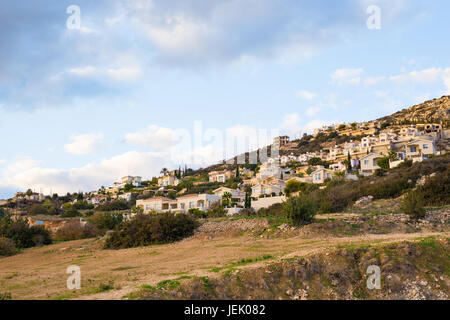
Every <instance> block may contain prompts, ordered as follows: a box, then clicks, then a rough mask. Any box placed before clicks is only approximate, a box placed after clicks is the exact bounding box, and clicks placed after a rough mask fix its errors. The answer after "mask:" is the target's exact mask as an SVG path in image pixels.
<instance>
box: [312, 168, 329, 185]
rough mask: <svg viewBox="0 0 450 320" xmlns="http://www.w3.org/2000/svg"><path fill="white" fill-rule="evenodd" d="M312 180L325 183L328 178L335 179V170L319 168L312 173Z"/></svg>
mask: <svg viewBox="0 0 450 320" xmlns="http://www.w3.org/2000/svg"><path fill="white" fill-rule="evenodd" d="M311 177H312V182H313V183H316V184H322V183H325V180H326V179H333V171H332V170H330V169H325V168H319V169H317V170H315V171H314V172H312V173H311Z"/></svg>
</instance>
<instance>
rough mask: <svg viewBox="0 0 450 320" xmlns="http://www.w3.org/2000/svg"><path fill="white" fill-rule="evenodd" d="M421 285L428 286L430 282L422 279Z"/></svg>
mask: <svg viewBox="0 0 450 320" xmlns="http://www.w3.org/2000/svg"><path fill="white" fill-rule="evenodd" d="M420 285H421V286H422V287H426V286H427V285H428V282H426V281H421V282H420Z"/></svg>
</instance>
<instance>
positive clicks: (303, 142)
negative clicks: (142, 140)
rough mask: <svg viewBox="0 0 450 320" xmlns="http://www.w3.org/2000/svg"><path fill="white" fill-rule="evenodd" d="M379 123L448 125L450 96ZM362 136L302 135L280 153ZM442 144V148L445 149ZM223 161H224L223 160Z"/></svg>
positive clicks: (317, 147) (294, 152) (359, 138)
mask: <svg viewBox="0 0 450 320" xmlns="http://www.w3.org/2000/svg"><path fill="white" fill-rule="evenodd" d="M376 121H379V122H381V123H385V124H414V123H440V124H443V125H444V126H445V127H447V128H448V127H450V96H443V97H441V98H439V99H433V100H429V101H425V102H423V103H421V104H418V105H415V106H412V107H410V108H406V109H403V110H401V111H398V112H396V113H394V114H392V115H389V116H385V117H383V118H380V119H377V120H376ZM361 138H362V136H359V137H350V136H338V135H334V134H329V135H322V136H320V137H316V138H314V139H313V137H312V136H304V137H303V138H301V139H298V140H293V141H290V142H289V143H288V144H286V145H284V146H282V147H280V150H279V154H280V155H289V154H294V155H297V156H298V155H299V154H302V153H306V152H315V151H320V150H321V149H323V148H325V147H333V146H334V145H336V144H342V143H344V142H348V141H350V140H361ZM446 148H447V146H444V147H443V149H446ZM267 150H268V154H269V156H270V154H271V146H267ZM261 151H262V150H261V149H259V150H256V151H253V153H255V152H256V153H257V155H258V159H259V153H260V152H261ZM243 156H244V155H240V156H237V157H234V158H232V159H228V160H227V161H226V162H227V163H230V164H235V163H236V160H237V158H238V157H243ZM248 157H249V154H248V153H246V154H245V159H246V160H248ZM224 163H225V161H224ZM212 168H215V166H212V167H208V168H205V169H203V171H206V172H208V171H210V170H211V169H212Z"/></svg>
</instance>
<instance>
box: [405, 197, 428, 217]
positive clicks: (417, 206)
mask: <svg viewBox="0 0 450 320" xmlns="http://www.w3.org/2000/svg"><path fill="white" fill-rule="evenodd" d="M424 203H425V201H424V198H423V194H422V192H420V191H419V190H414V191H410V192H409V193H408V194H407V195H405V197H404V198H403V199H402V201H401V202H400V211H401V212H403V213H406V214H408V215H409V216H411V218H413V219H416V220H417V219H421V218H424V217H425V214H426V212H425V209H424V208H423V206H424Z"/></svg>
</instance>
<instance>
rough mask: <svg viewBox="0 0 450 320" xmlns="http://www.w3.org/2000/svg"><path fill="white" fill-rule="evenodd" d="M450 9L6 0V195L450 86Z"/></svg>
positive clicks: (355, 1)
mask: <svg viewBox="0 0 450 320" xmlns="http://www.w3.org/2000/svg"><path fill="white" fill-rule="evenodd" d="M374 8H375V9H374ZM449 11H450V3H449V2H448V1H446V0H435V1H421V0H409V1H407V0H391V1H388V0H342V1H331V0H330V1H302V0H145V1H144V0H108V1H106V0H98V1H85V0H78V1H75V0H71V1H66V0H59V1H50V0H34V1H15V0H3V1H1V3H0V136H1V137H2V139H1V140H0V150H1V151H0V199H1V198H9V197H12V196H13V195H14V193H15V192H16V191H23V190H27V189H28V188H31V189H33V190H35V191H41V192H43V193H45V194H50V193H51V192H53V193H59V194H63V193H66V192H77V191H85V192H87V191H91V190H97V189H98V188H100V187H101V186H109V185H111V184H112V183H113V182H114V181H117V180H118V179H120V177H122V176H125V175H139V176H142V177H143V178H144V179H146V178H151V177H153V176H157V175H159V172H160V171H161V169H162V168H163V167H167V168H169V169H176V168H178V167H179V166H183V167H184V165H185V164H186V165H188V166H190V167H194V168H198V167H205V166H208V165H210V164H213V163H216V162H217V161H219V160H221V159H223V158H227V157H231V156H234V154H236V153H237V152H240V151H246V149H252V148H255V147H260V146H263V145H265V144H270V141H271V139H272V138H273V136H276V135H278V134H287V135H289V136H291V138H295V137H300V136H301V135H302V134H303V133H305V132H311V131H312V130H313V129H314V128H315V127H319V126H322V125H324V124H330V123H342V122H347V123H348V122H353V121H366V120H373V119H376V118H379V117H382V116H385V115H388V114H391V113H393V112H396V111H399V110H401V109H403V108H407V107H410V106H412V105H415V104H418V103H421V102H423V101H425V100H428V99H434V98H439V97H441V96H443V95H448V94H450V55H449V54H448V52H450V42H449V41H447V40H448V32H449V30H450V19H448V12H449ZM237 137H239V138H240V140H239V141H242V140H244V141H245V143H244V145H238V144H239V142H237V143H235V142H234V141H238V139H237ZM242 137H245V138H244V139H242Z"/></svg>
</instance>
